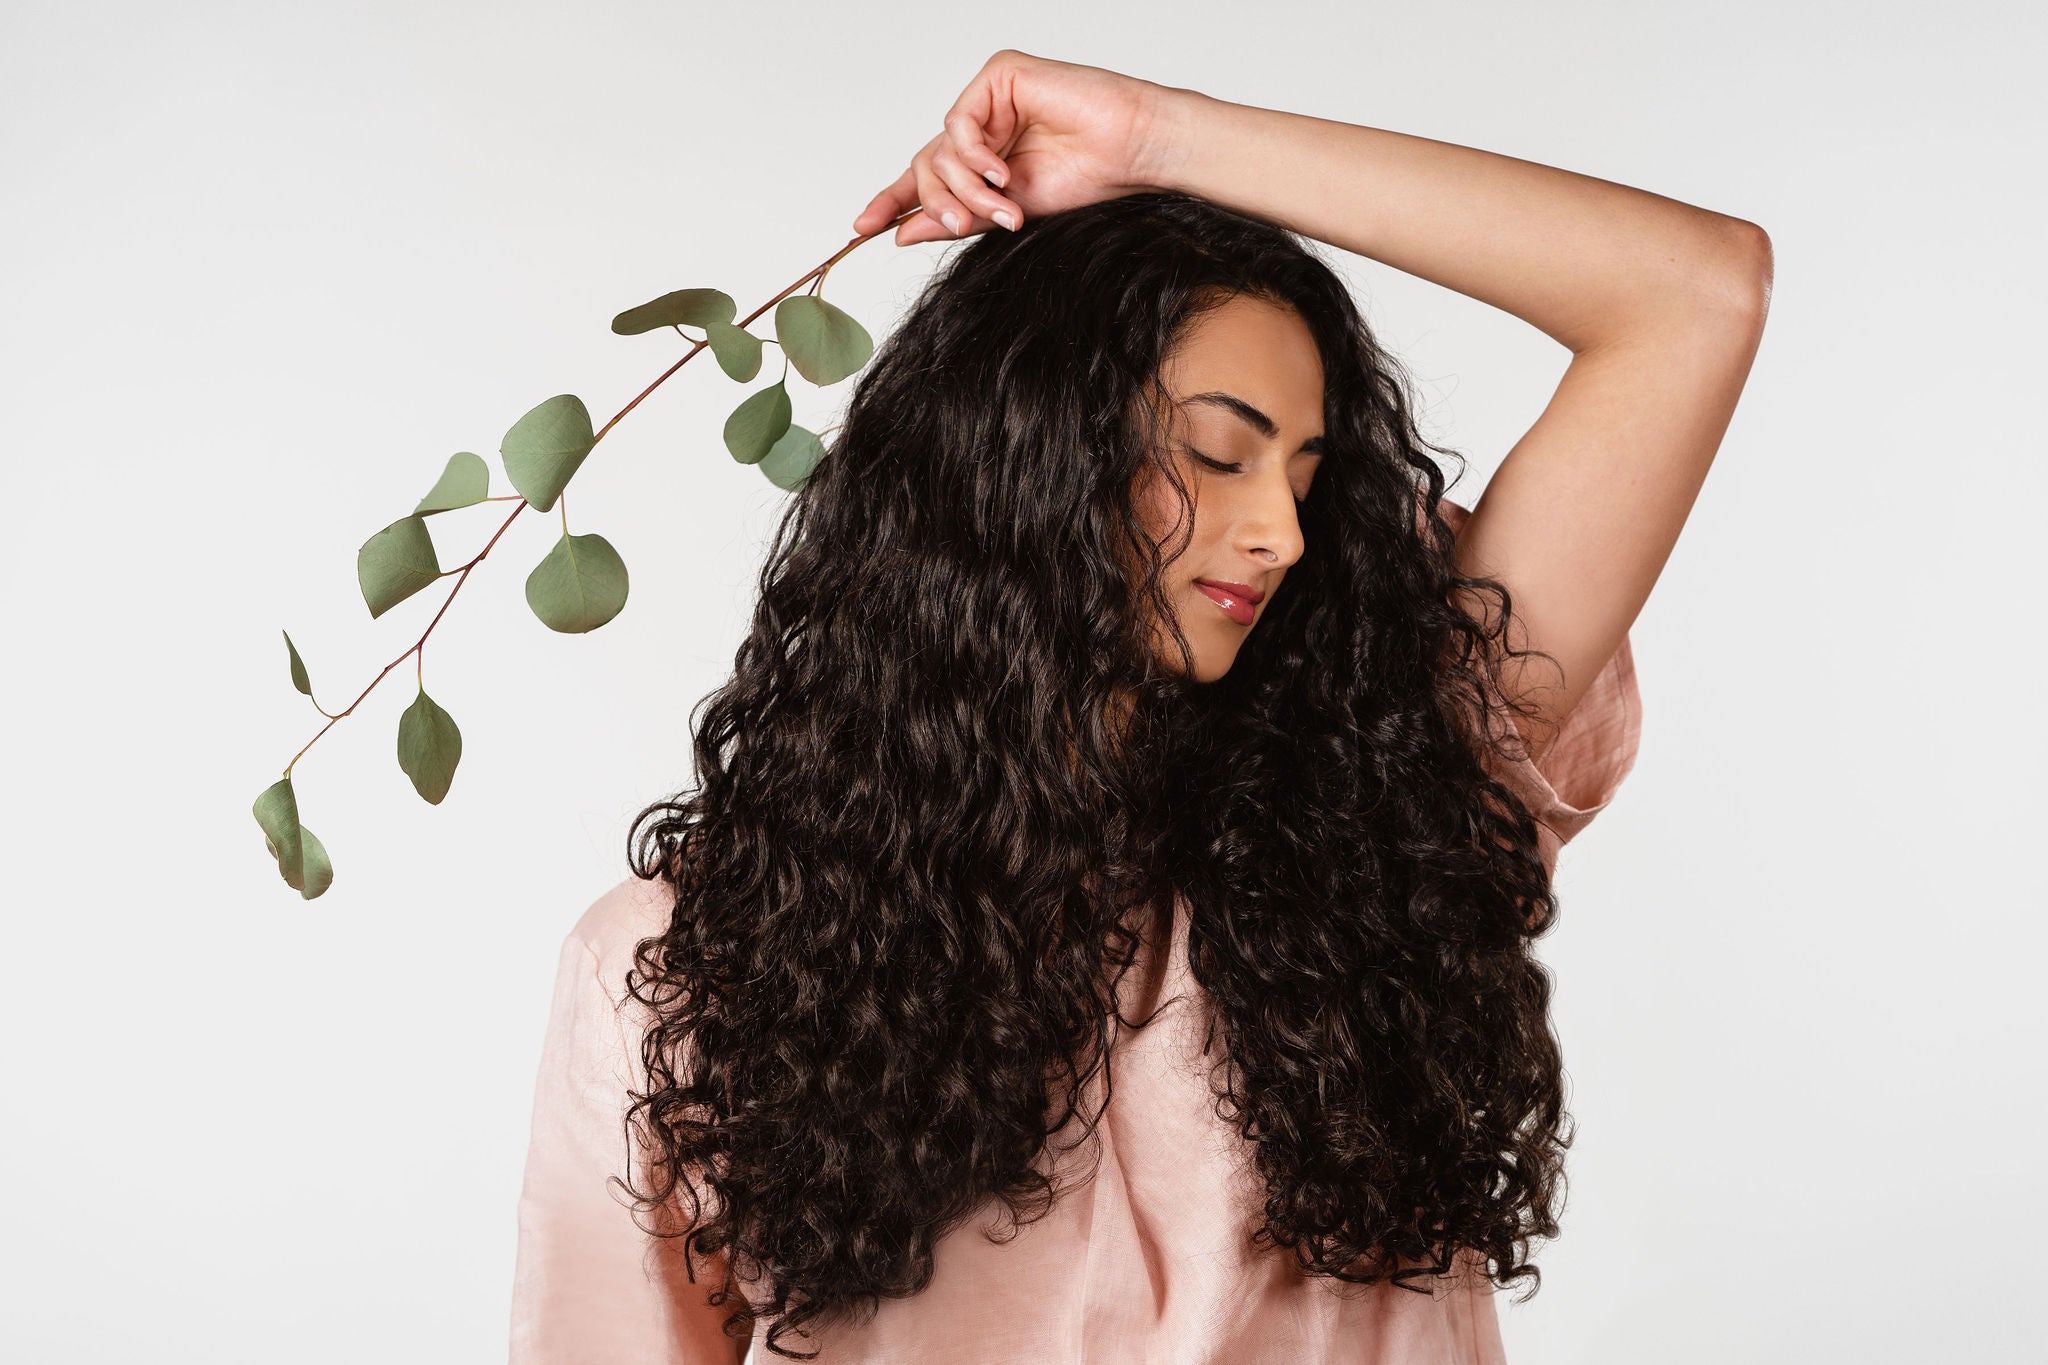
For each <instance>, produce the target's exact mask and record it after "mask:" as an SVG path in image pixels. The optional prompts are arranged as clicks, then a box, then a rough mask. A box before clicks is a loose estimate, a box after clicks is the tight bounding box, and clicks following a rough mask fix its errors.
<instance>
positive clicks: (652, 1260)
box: [510, 892, 751, 1365]
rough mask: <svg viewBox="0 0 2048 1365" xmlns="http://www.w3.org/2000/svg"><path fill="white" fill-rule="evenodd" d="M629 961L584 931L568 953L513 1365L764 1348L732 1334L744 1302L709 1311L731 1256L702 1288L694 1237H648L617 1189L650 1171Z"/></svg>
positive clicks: (539, 1128) (516, 1280) (530, 1152)
mask: <svg viewBox="0 0 2048 1365" xmlns="http://www.w3.org/2000/svg"><path fill="white" fill-rule="evenodd" d="M619 894H621V892H614V893H613V895H614V896H617V895H619ZM602 905H603V902H600V905H599V907H593V911H595V910H597V909H598V908H600V907H601V906H602ZM587 921H588V917H587V916H586V922H587ZM621 941H622V942H623V940H621ZM620 956H621V954H620V953H618V952H615V951H609V950H608V951H607V952H604V953H600V952H599V951H598V950H597V949H596V948H593V947H592V945H591V943H590V942H589V941H588V940H586V939H585V938H584V937H583V935H582V933H581V932H580V926H579V931H577V932H571V933H570V934H569V936H568V937H567V938H566V939H565V940H564V941H563V943H562V948H561V954H560V959H559V965H558V970H557V973H556V977H555V986H554V996H553V1002H552V1004H551V1006H550V1010H549V1016H548V1025H547V1032H546V1035H545V1040H544V1042H543V1044H542V1049H541V1062H540V1075H539V1078H538V1081H537V1083H536V1086H535V1092H534V1101H533V1119H532V1130H531V1137H530V1140H529V1144H528V1149H527V1157H526V1168H525V1178H524V1183H523V1184H522V1186H521V1190H520V1196H519V1217H518V1225H519V1227H518V1253H517V1260H516V1268H515V1270H514V1272H513V1291H512V1333H511V1355H510V1361H511V1365H738V1362H741V1361H743V1360H745V1358H746V1356H747V1352H748V1348H749V1347H750V1345H751V1342H750V1341H749V1340H748V1339H746V1338H741V1339H740V1340H737V1341H735V1340H733V1339H731V1338H729V1337H727V1336H725V1335H724V1334H723V1331H722V1326H723V1323H724V1320H725V1318H726V1317H727V1316H728V1315H729V1314H730V1313H731V1311H732V1309H733V1308H734V1307H736V1306H740V1304H739V1301H738V1300H737V1299H735V1300H734V1301H733V1302H729V1303H725V1304H721V1305H719V1306H717V1307H713V1306H711V1305H710V1304H709V1303H707V1302H706V1299H707V1296H708V1295H710V1294H712V1293H715V1292H716V1291H717V1290H718V1288H719V1287H720V1285H721V1284H722V1282H723V1280H724V1277H725V1269H726V1267H725V1260H724V1257H722V1256H706V1255H704V1254H703V1253H701V1252H700V1253H699V1254H698V1255H697V1257H696V1262H697V1280H696V1283H694V1284H693V1283H691V1281H690V1279H689V1276H688V1274H687V1272H686V1269H685V1264H684V1256H683V1239H682V1238H680V1237H674V1238H670V1237H654V1236H651V1235H650V1234H648V1233H647V1232H646V1231H644V1230H643V1229H642V1227H641V1226H640V1224H639V1223H637V1222H636V1221H635V1218H634V1211H633V1207H632V1200H631V1197H630V1196H629V1195H628V1194H627V1193H626V1191H624V1190H623V1189H620V1188H618V1187H617V1186H615V1185H613V1184H611V1183H610V1182H611V1180H612V1178H613V1177H614V1176H617V1177H619V1178H620V1179H622V1180H623V1179H625V1178H626V1176H627V1175H628V1170H627V1160H628V1154H629V1151H632V1153H633V1160H634V1167H633V1170H632V1172H631V1174H632V1175H633V1176H634V1178H635V1179H636V1180H637V1179H640V1178H641V1177H642V1176H643V1175H644V1171H645V1167H644V1166H643V1165H641V1164H640V1154H639V1152H638V1151H634V1150H633V1149H632V1148H630V1147H629V1138H628V1135H627V1132H626V1122H625V1119H626V1108H627V1104H628V1102H629V1097H628V1095H627V1088H628V1085H629V1082H630V1083H631V1084H633V1085H634V1086H636V1087H639V1088H644V1082H645V1073H644V1069H643V1068H642V1066H641V1064H640V1061H639V1047H638V1039H639V1037H640V1034H641V1032H642V1030H641V1028H639V1027H633V1026H632V1025H631V1024H630V1023H629V1019H630V1016H629V1015H627V1013H626V1012H625V1011H624V1010H623V1009H622V1008H621V1007H620V1005H619V1003H618V1002H619V1001H621V1000H622V999H623V1000H624V1001H625V1003H626V1005H628V1006H630V1007H631V1008H632V1009H633V1010H634V1011H641V1010H644V1008H645V1007H644V1006H643V1005H641V1004H640V1003H639V1002H637V1001H634V1000H632V999H631V998H630V997H628V996H627V995H626V991H625V983H624V965H625V964H624V963H623V962H616V961H612V960H610V959H614V958H618V957H620ZM629 1041H630V1047H629ZM632 1141H637V1139H633V1140H632ZM642 1217H643V1218H651V1217H652V1215H642ZM678 1221H679V1218H678ZM671 1225H672V1224H671Z"/></svg>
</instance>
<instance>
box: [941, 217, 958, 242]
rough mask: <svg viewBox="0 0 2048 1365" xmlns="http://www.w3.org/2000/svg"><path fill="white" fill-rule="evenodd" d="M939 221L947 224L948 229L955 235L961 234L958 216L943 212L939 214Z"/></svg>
mask: <svg viewBox="0 0 2048 1365" xmlns="http://www.w3.org/2000/svg"><path fill="white" fill-rule="evenodd" d="M939 221H940V222H942V223H944V224H945V225H946V231H948V232H950V233H952V234H953V235H954V236H955V237H958V236H959V235H960V220H959V219H958V218H955V217H954V216H953V215H952V214H950V213H942V214H940V215H939Z"/></svg>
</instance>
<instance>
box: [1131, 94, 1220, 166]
mask: <svg viewBox="0 0 2048 1365" xmlns="http://www.w3.org/2000/svg"><path fill="white" fill-rule="evenodd" d="M1147 84H1151V83H1150V82H1147ZM1145 94H1146V99H1145V103H1144V110H1143V114H1142V116H1141V118H1140V121H1139V128H1138V138H1137V153H1136V155H1135V156H1134V157H1133V158H1132V160H1133V162H1134V164H1133V166H1132V168H1131V179H1132V181H1133V183H1134V184H1135V185H1136V187H1137V189H1138V190H1140V191H1143V190H1173V191H1180V192H1187V191H1188V188H1189V185H1190V184H1191V181H1190V180H1189V177H1188V171H1189V164H1190V162H1191V161H1192V160H1193V154H1194V151H1195V148H1196V147H1197V146H1198V145H1199V144H1200V141H1201V133H1200V129H1201V125H1202V122H1203V118H1204V115H1205V113H1206V111H1207V107H1208V106H1212V105H1218V104H1220V103H1221V101H1219V100H1215V99H1212V98H1210V97H1209V96H1208V95H1205V94H1203V93H1202V92H1201V91H1199V90H1190V89H1186V88H1184V87H1182V86H1175V85H1152V88H1151V89H1149V90H1147V91H1146V92H1145Z"/></svg>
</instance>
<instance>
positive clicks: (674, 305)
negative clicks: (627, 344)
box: [612, 289, 740, 337]
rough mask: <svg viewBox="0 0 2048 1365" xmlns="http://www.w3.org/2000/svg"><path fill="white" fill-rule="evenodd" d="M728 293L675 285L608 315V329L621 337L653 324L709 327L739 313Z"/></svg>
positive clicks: (660, 325) (647, 329)
mask: <svg viewBox="0 0 2048 1365" xmlns="http://www.w3.org/2000/svg"><path fill="white" fill-rule="evenodd" d="M739 311H740V310H739V305H738V304H736V303H734V302H733V301H732V295H730V294H727V293H725V292H724V291H723V290H718V289H678V290H676V291H675V292H674V293H673V294H663V295H662V296H661V297H660V298H658V299H655V300H654V301H653V302H651V303H643V304H641V305H640V306H639V307H638V308H628V309H627V310H626V311H625V312H623V313H621V314H619V315H618V316H617V317H615V318H613V319H612V330H613V331H614V332H617V333H618V334H619V335H620V336H622V337H629V336H637V335H638V334H639V333H641V332H651V331H653V330H654V329H655V328H657V327H705V328H709V327H713V326H716V325H717V324H719V323H721V322H731V321H732V320H733V319H734V318H735V317H737V316H738V315H739Z"/></svg>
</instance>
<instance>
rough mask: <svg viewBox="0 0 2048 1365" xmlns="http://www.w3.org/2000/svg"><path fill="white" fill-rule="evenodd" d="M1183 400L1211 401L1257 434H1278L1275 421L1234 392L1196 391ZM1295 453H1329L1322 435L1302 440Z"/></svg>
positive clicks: (1267, 436) (1278, 430)
mask: <svg viewBox="0 0 2048 1365" xmlns="http://www.w3.org/2000/svg"><path fill="white" fill-rule="evenodd" d="M1185 401H1187V402H1189V403H1211V404H1214V405H1215V406H1217V407H1219V408H1222V409H1223V410H1224V411H1226V412H1234V413H1236V414H1237V415H1238V417H1240V418H1241V419H1243V420H1244V422H1245V423H1246V424H1247V425H1249V426H1250V427H1251V429H1252V430H1253V431H1256V432H1258V433H1259V435H1261V436H1264V437H1265V438H1266V439H1267V440H1271V439H1272V438H1273V437H1275V436H1277V435H1279V434H1280V427H1279V425H1278V424H1277V423H1275V422H1274V421H1273V419H1272V418H1270V417H1268V416H1266V414H1265V413H1263V412H1260V411H1259V410H1258V409H1257V408H1255V407H1253V406H1252V405H1251V404H1250V403H1247V402H1245V401H1244V399H1242V398H1239V397H1238V396H1237V395H1236V394H1234V393H1223V392H1221V391H1220V390H1219V391H1211V392H1209V393H1198V394H1195V395H1194V396H1192V397H1190V398H1188V399H1186V400H1185ZM1296 453H1297V454H1306V455H1327V454H1329V453H1330V448H1329V446H1328V445H1327V444H1326V443H1325V442H1324V440H1323V438H1322V437H1320V436H1311V437H1309V438H1308V439H1307V440H1306V441H1303V442H1302V443H1301V450H1300V451H1298V452H1296Z"/></svg>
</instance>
